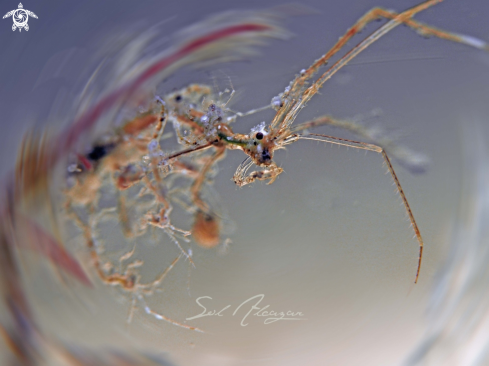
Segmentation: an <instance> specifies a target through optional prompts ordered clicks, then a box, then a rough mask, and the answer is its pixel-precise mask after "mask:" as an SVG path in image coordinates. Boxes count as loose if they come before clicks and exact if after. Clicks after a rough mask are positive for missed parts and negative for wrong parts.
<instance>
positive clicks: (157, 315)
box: [155, 314, 163, 320]
mask: <svg viewBox="0 0 489 366" xmlns="http://www.w3.org/2000/svg"><path fill="white" fill-rule="evenodd" d="M155 318H156V319H159V320H162V319H163V317H162V316H161V315H160V314H155Z"/></svg>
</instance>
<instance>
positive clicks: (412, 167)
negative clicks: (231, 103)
mask: <svg viewBox="0 0 489 366" xmlns="http://www.w3.org/2000/svg"><path fill="white" fill-rule="evenodd" d="M323 125H327V126H333V127H337V128H341V129H344V130H347V131H350V132H352V133H353V134H355V135H356V136H357V137H359V138H362V139H364V138H365V139H368V140H369V141H370V142H372V143H374V144H376V145H379V146H382V147H383V148H384V149H385V150H386V151H388V152H389V155H390V156H391V157H393V158H394V160H396V161H397V162H399V163H400V164H401V165H402V166H403V167H404V168H406V169H408V170H409V171H410V172H411V173H414V174H416V173H422V172H424V171H425V170H426V167H427V165H428V162H429V160H428V159H427V158H426V157H425V156H424V155H422V154H419V153H416V152H414V151H411V150H410V149H408V148H407V147H404V146H401V145H399V144H397V143H396V141H395V140H394V139H392V138H390V137H389V136H387V135H386V134H385V133H382V132H379V129H378V128H368V127H366V126H364V125H363V124H361V123H358V122H355V121H351V120H344V119H343V120H342V119H337V118H333V117H331V116H320V117H317V118H315V119H313V120H311V121H309V122H304V123H301V124H300V125H297V126H294V127H292V128H291V133H297V132H299V131H304V130H307V129H309V128H315V127H319V126H323ZM291 142H293V141H291ZM289 143H290V142H289Z"/></svg>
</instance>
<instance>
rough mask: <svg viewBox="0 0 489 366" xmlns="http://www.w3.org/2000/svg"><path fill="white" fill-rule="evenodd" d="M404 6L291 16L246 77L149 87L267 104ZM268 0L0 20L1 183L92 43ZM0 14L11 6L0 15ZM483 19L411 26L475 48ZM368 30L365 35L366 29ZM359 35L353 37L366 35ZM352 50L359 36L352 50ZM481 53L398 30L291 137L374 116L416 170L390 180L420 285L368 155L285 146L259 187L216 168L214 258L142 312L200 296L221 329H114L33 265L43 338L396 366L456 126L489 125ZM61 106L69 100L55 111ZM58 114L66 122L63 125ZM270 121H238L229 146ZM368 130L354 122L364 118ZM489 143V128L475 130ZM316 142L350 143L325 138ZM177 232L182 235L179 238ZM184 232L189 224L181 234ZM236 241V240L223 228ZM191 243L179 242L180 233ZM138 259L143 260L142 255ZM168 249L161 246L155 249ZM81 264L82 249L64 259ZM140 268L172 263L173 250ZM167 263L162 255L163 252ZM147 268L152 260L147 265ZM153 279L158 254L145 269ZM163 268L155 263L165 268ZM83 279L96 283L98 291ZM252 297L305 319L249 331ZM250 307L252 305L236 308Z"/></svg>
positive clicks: (117, 315) (419, 329)
mask: <svg viewBox="0 0 489 366" xmlns="http://www.w3.org/2000/svg"><path fill="white" fill-rule="evenodd" d="M418 2H419V1H411V0H410V1H402V2H399V1H386V0H384V1H382V0H379V1H372V0H368V1H365V0H356V1H353V0H348V1H328V2H327V5H326V2H323V1H303V2H302V4H304V6H306V7H310V9H311V10H312V11H311V12H310V14H306V15H300V16H294V17H290V18H288V19H286V21H285V26H286V28H287V29H288V30H290V31H291V32H292V33H293V35H294V36H293V37H292V38H291V39H290V40H288V41H286V42H283V41H273V42H271V44H270V45H269V46H268V47H265V48H261V49H260V51H261V54H260V55H259V56H258V57H254V58H251V59H250V60H249V61H246V62H238V63H234V64H225V65H218V66H213V67H211V68H210V69H206V70H198V71H188V70H184V71H180V72H179V73H177V74H176V75H174V76H173V77H171V78H169V80H167V82H166V83H165V84H163V85H162V86H161V88H160V89H161V91H165V90H167V91H171V90H173V89H174V88H179V87H182V86H185V85H186V84H188V83H189V82H201V83H213V82H214V80H217V81H218V84H219V87H220V88H221V89H224V88H226V87H229V85H228V84H227V83H228V81H227V80H228V79H227V77H229V78H230V80H231V81H232V84H233V86H234V88H235V89H236V91H237V94H238V96H237V97H236V99H235V101H234V103H233V106H232V107H233V109H236V110H240V111H246V110H249V109H251V108H255V107H259V106H262V105H265V104H267V103H269V101H270V100H271V98H272V97H273V96H275V95H277V94H278V93H279V92H281V91H283V89H284V87H285V86H286V85H287V84H288V82H289V81H290V80H291V79H292V78H293V77H294V75H295V74H296V73H297V72H298V71H299V70H301V69H302V68H304V67H307V66H308V65H309V64H310V63H311V62H312V61H313V60H315V59H316V58H318V57H319V56H320V55H322V54H323V53H324V52H325V51H326V50H327V49H328V48H329V47H330V46H331V45H332V44H333V43H334V42H335V41H336V40H337V39H338V37H339V36H340V35H342V34H343V33H344V32H345V31H346V30H347V28H348V27H349V26H351V25H352V24H353V23H354V22H355V21H356V20H357V19H358V18H359V17H360V16H361V15H363V14H364V13H365V12H366V11H367V10H369V9H370V8H372V7H374V6H383V7H386V8H392V9H395V10H404V9H406V8H408V7H410V6H413V5H415V4H417V3H418ZM281 4H283V2H279V1H266V2H263V1H249V2H247V3H246V4H244V3H243V2H239V3H238V2H236V3H232V2H229V1H210V2H206V3H205V4H204V2H197V1H196V2H183V1H182V2H174V1H103V2H101V1H84V2H80V3H75V2H66V1H44V2H42V3H38V2H25V3H23V5H24V8H26V9H28V10H31V11H33V12H34V13H36V14H37V16H38V17H39V19H30V20H29V26H30V30H29V31H28V32H25V31H22V32H20V33H19V32H18V31H16V32H12V30H11V22H12V21H11V19H5V20H3V21H2V22H0V26H1V27H0V46H1V50H2V52H1V54H0V110H1V111H2V122H1V126H2V129H3V132H2V133H1V134H0V157H1V166H0V171H1V173H2V175H3V174H5V173H6V172H7V171H8V170H9V169H10V168H11V167H12V166H13V163H14V158H15V155H16V152H17V147H18V144H19V143H20V140H21V136H22V134H23V132H24V131H25V129H26V127H27V126H29V125H32V124H35V123H37V124H45V123H46V119H47V117H48V116H50V117H52V116H53V115H56V113H59V114H60V115H62V112H63V110H64V109H63V108H66V107H64V104H65V103H70V102H71V103H73V97H74V95H71V94H70V93H72V90H74V88H76V87H79V86H80V84H79V83H81V80H80V73H83V72H84V70H83V67H84V63H85V62H87V63H88V62H89V61H90V60H93V58H94V57H96V56H95V52H96V51H97V44H98V42H99V40H100V38H101V37H102V36H105V35H110V34H112V33H114V32H118V31H122V30H124V31H126V32H130V31H132V30H134V32H136V31H138V30H144V29H146V28H147V27H150V26H151V25H153V24H155V23H157V22H162V21H165V22H166V23H165V24H164V26H163V27H164V29H166V30H167V32H168V33H166V34H162V37H167V36H168V35H170V34H172V33H173V32H174V31H176V30H179V29H181V28H183V27H185V26H187V25H190V24H192V23H194V22H195V21H198V20H200V19H202V18H203V17H205V16H208V15H212V14H215V13H217V12H221V11H224V10H228V9H267V8H270V7H273V6H278V5H281ZM1 7H2V8H1V9H0V13H1V12H3V13H6V12H8V11H9V10H12V9H14V8H16V7H17V4H16V3H15V2H13V1H11V2H9V1H2V3H1ZM488 17H489V4H487V2H486V1H484V0H466V1H463V2H461V1H448V0H447V1H446V2H444V3H442V4H440V5H438V6H435V7H433V8H432V9H430V10H428V11H426V12H424V13H422V14H420V15H419V16H418V17H417V19H419V20H422V21H425V22H426V23H429V24H431V25H434V26H437V27H440V28H443V29H447V30H452V31H456V32H460V33H464V34H468V35H472V36H475V37H479V38H482V39H485V40H489V25H488V24H487V19H488ZM374 26H375V25H374ZM373 29H374V27H369V28H368V29H367V31H366V32H364V33H363V35H367V34H369V31H371V30H373ZM360 39H361V38H356V39H355V40H354V41H353V42H350V44H351V45H354V44H356V43H357V41H358V40H360ZM488 95H489V54H484V53H483V52H482V51H478V50H474V49H471V48H468V47H465V46H462V45H459V44H453V43H450V42H446V41H442V40H438V39H429V40H426V39H423V38H422V37H420V36H418V35H416V34H415V33H414V32H412V31H411V30H410V29H408V28H406V27H399V28H397V29H395V30H394V31H393V32H392V33H391V34H389V35H387V36H385V37H384V38H383V39H382V40H380V41H379V42H378V43H376V44H375V45H374V46H372V47H371V48H369V49H368V50H366V51H365V52H364V53H362V55H361V56H360V57H358V58H357V59H355V61H354V62H353V63H352V65H351V66H349V67H347V68H345V69H343V70H342V71H341V72H340V73H339V74H338V75H337V76H336V77H335V78H333V79H332V80H331V81H330V82H328V83H327V84H326V86H325V87H324V88H323V90H322V91H321V95H318V96H317V97H315V99H314V100H313V101H312V102H311V103H310V104H309V105H308V107H307V108H306V109H305V110H304V111H303V112H302V113H301V115H300V116H299V119H298V122H301V121H306V120H308V119H310V118H313V117H315V116H318V115H321V114H325V113H328V114H332V115H334V116H336V117H340V118H348V117H350V118H352V117H355V116H358V115H361V114H362V115H368V114H369V113H371V112H372V110H381V111H382V113H381V114H380V116H378V117H375V118H374V119H370V120H368V122H369V123H371V124H378V125H379V126H381V127H383V128H385V129H387V130H388V131H392V132H393V133H399V134H400V135H401V140H400V141H401V142H402V144H403V145H406V146H408V147H410V148H412V149H413V150H415V151H419V152H422V153H423V154H426V155H427V156H428V157H429V158H430V160H431V165H430V166H429V169H428V171H427V173H425V174H423V175H417V176H413V175H411V174H410V173H409V172H407V171H406V170H403V169H402V168H401V167H400V166H399V165H396V163H395V162H394V164H395V168H396V169H397V173H398V176H399V178H400V181H401V183H402V185H403V188H404V190H405V192H406V195H407V198H408V200H409V202H410V204H411V207H412V209H413V211H414V215H415V217H416V220H417V222H418V225H419V227H420V230H421V233H422V235H423V237H424V240H425V243H426V250H425V254H424V259H423V266H422V269H421V274H420V279H419V283H418V284H417V285H414V284H413V282H414V278H415V272H416V266H417V258H418V244H417V242H416V240H415V239H413V232H412V230H411V229H410V228H409V222H408V220H407V218H406V216H405V211H404V208H403V207H402V206H401V201H400V199H399V197H398V196H397V195H396V194H395V193H394V187H393V186H392V180H391V179H390V177H389V176H388V175H385V170H386V169H385V167H384V166H383V165H382V159H381V157H380V156H378V155H376V154H374V153H368V154H366V155H365V154H364V153H363V152H357V151H354V150H352V149H349V150H347V149H346V148H337V147H333V148H331V147H329V146H325V145H323V144H322V143H320V144H316V143H313V142H299V143H296V144H294V145H291V146H290V147H289V148H288V149H287V150H286V151H282V152H279V153H277V154H276V156H275V160H276V161H277V163H278V164H279V165H280V166H282V168H283V169H284V170H285V173H283V174H282V175H281V176H280V177H279V179H277V181H276V182H275V183H274V184H272V185H271V186H267V185H265V184H262V183H258V184H255V185H253V186H252V187H250V188H248V187H245V188H244V189H237V188H236V187H235V186H234V184H233V183H232V181H231V180H230V179H231V178H232V175H233V174H234V170H235V169H236V167H237V166H238V164H239V163H240V162H241V161H242V160H243V159H244V156H243V155H242V154H241V153H239V152H234V153H229V154H228V157H227V159H226V160H224V161H223V162H222V163H220V173H219V176H218V178H217V180H216V191H217V192H219V194H220V196H221V201H220V202H221V205H222V206H223V208H224V210H225V211H226V212H227V214H228V217H229V218H230V219H231V220H232V222H233V223H234V225H231V224H230V225H229V227H228V234H227V235H225V237H229V238H231V239H232V244H230V245H229V248H228V250H227V251H226V253H225V254H219V253H218V252H217V251H205V250H202V249H199V248H197V247H194V260H195V262H196V266H197V268H196V269H192V270H191V272H190V277H189V275H188V273H189V269H188V266H187V265H186V264H180V265H179V266H178V267H177V268H176V270H174V271H172V272H171V275H170V276H169V277H168V279H167V281H166V282H165V285H164V292H163V293H158V294H156V295H155V296H153V297H152V298H151V299H150V304H151V306H152V307H153V308H154V309H155V310H156V311H159V312H161V313H163V314H165V315H167V316H169V317H171V318H173V319H175V320H178V321H184V320H185V318H187V317H191V316H194V315H196V314H198V313H200V312H201V308H199V307H198V306H197V304H196V303H195V299H196V298H198V297H200V296H210V297H212V298H213V300H212V301H208V302H206V303H209V304H210V303H212V304H213V306H212V307H209V310H210V309H217V310H220V309H221V308H223V307H224V306H226V305H231V308H230V309H228V310H227V311H226V312H225V313H224V314H225V316H223V317H220V318H217V317H207V318H202V319H197V320H192V321H188V322H187V323H188V324H190V325H195V326H198V327H200V328H202V329H204V330H205V331H206V333H204V334H198V333H195V332H191V331H188V330H184V329H180V328H177V327H175V326H172V325H169V324H167V323H164V322H158V321H157V320H155V319H154V318H152V317H148V316H147V315H146V314H144V312H143V311H142V310H141V309H139V310H138V311H137V313H136V316H135V318H134V319H133V322H132V323H131V324H130V325H127V324H126V317H127V311H128V308H129V299H128V298H127V297H125V296H124V294H122V293H121V292H119V291H117V289H115V288H105V287H103V286H98V288H97V290H89V289H84V288H82V286H81V285H73V286H70V289H69V290H68V289H67V288H66V287H63V285H60V284H59V283H58V282H57V279H56V278H54V276H53V275H52V273H50V270H49V268H48V267H45V268H44V267H42V266H40V267H41V268H33V269H31V270H30V271H28V273H27V275H26V286H27V288H28V289H29V290H30V294H31V296H32V298H31V301H32V304H33V307H34V309H35V312H36V315H37V317H38V319H39V322H40V324H41V326H42V327H43V329H45V330H46V332H47V333H48V334H51V335H53V336H54V337H57V338H59V339H63V340H64V341H65V342H67V343H72V344H80V345H83V346H87V347H92V348H94V349H97V348H99V349H103V348H104V347H110V348H118V347H120V348H121V349H126V350H127V349H128V347H134V348H136V349H142V350H148V351H152V352H154V353H161V354H163V353H164V354H166V355H167V357H168V359H169V360H171V362H173V363H174V364H177V365H214V366H220V365H257V366H258V365H260V366H264V365H297V364H307V365H360V364H361V365H392V364H396V363H400V362H402V360H403V358H404V357H405V356H406V355H407V354H408V353H409V351H410V349H411V348H412V347H413V346H414V345H415V344H416V341H417V340H418V339H419V337H420V336H421V335H422V334H423V331H424V324H425V318H424V316H425V307H426V302H427V300H428V298H429V296H430V292H431V285H432V281H433V275H434V273H435V271H436V268H437V266H438V265H439V264H440V263H441V262H442V261H443V259H444V257H445V255H446V250H447V246H446V240H447V235H448V233H449V232H448V229H449V225H450V224H451V220H452V218H453V217H454V214H455V212H456V207H457V204H458V200H459V192H460V188H461V178H462V176H461V175H462V170H461V161H462V159H461V141H462V139H461V136H462V130H463V129H464V121H465V120H466V119H467V118H472V119H474V118H476V119H479V120H481V121H483V122H484V123H485V118H486V116H488V115H489V103H487V100H488V99H487V96H488ZM70 98H71V99H70ZM65 110H66V109H65ZM271 116H273V113H272V112H271V111H268V112H265V113H262V114H260V115H255V116H252V117H248V118H246V119H243V120H240V121H239V122H238V123H239V125H238V124H237V125H236V126H235V130H236V131H238V132H247V131H249V129H250V128H251V127H252V126H255V125H256V124H258V123H259V122H261V121H263V120H265V121H267V122H268V121H269V119H270V118H271ZM367 119H368V118H367ZM484 127H485V132H487V131H488V129H487V124H486V125H485V126H484ZM323 131H324V133H329V134H333V135H335V134H336V135H338V136H348V135H347V134H345V133H342V132H340V131H336V130H328V129H324V130H323ZM184 225H185V224H184ZM187 225H190V223H187ZM231 226H234V229H232V228H231ZM187 227H188V226H187ZM141 245H144V243H142V244H141ZM165 246H166V247H165ZM70 250H72V251H73V252H75V253H79V254H80V256H81V257H83V248H82V247H76V248H70ZM147 250H148V253H149V251H152V252H151V253H159V254H158V255H161V256H167V257H165V258H166V259H164V260H163V259H162V262H165V261H167V260H168V255H169V256H171V258H174V255H175V254H176V251H175V250H174V248H173V245H172V244H171V243H164V245H163V246H162V248H154V247H151V246H150V245H148V246H147ZM168 253H170V254H168ZM148 260H149V259H148ZM148 263H150V264H148V265H151V266H152V267H153V268H155V271H159V269H160V268H163V267H160V264H159V261H158V257H157V255H152V256H151V262H148ZM165 263H166V262H165ZM95 281H96V280H95ZM257 294H264V295H265V298H264V300H263V301H262V303H261V306H264V305H270V308H269V309H273V310H276V311H287V310H291V311H300V312H302V313H303V314H304V315H305V318H307V319H306V320H301V321H282V322H276V323H272V324H267V325H265V324H263V319H261V318H258V317H256V316H250V317H248V320H249V325H248V326H246V327H242V326H240V321H241V318H242V316H243V313H244V311H243V310H241V312H240V314H241V316H238V315H236V316H234V317H233V316H232V312H233V311H234V309H235V308H236V307H237V306H238V305H239V304H240V303H241V302H243V301H245V300H246V299H249V298H250V297H252V296H254V295H257ZM248 309H249V307H248Z"/></svg>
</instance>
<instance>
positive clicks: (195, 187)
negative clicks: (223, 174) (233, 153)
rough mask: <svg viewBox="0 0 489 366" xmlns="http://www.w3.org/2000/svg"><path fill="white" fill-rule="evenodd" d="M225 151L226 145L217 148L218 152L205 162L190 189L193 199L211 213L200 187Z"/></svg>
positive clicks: (203, 210) (200, 207)
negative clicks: (203, 199) (201, 195)
mask: <svg viewBox="0 0 489 366" xmlns="http://www.w3.org/2000/svg"><path fill="white" fill-rule="evenodd" d="M225 153H226V148H225V147H217V148H216V153H215V154H214V155H213V156H212V157H211V158H210V159H209V160H208V161H207V162H206V163H205V165H204V167H203V168H202V170H201V171H200V173H199V176H198V177H197V179H195V181H194V183H193V184H192V188H191V189H190V191H191V193H192V201H193V202H194V204H195V205H196V206H197V207H198V208H199V209H200V210H201V211H202V212H205V213H209V208H208V207H207V205H206V204H205V203H204V201H202V199H201V198H200V189H201V188H202V184H203V183H204V180H205V176H206V175H207V173H208V172H209V170H210V168H211V167H212V166H213V165H214V164H215V163H216V162H218V161H219V160H221V159H222V158H223V157H224V154H225Z"/></svg>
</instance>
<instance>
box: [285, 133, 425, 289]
mask: <svg viewBox="0 0 489 366" xmlns="http://www.w3.org/2000/svg"><path fill="white" fill-rule="evenodd" d="M291 137H294V138H295V139H297V140H298V139H303V140H314V141H324V142H329V143H331V144H336V145H343V146H349V147H354V148H356V149H363V150H368V151H374V152H377V153H379V154H381V155H382V157H383V158H384V161H385V163H386V165H387V168H388V169H389V172H390V173H391V176H392V178H393V179H394V183H395V184H396V187H397V190H398V192H399V195H400V196H401V199H402V202H403V203H404V207H405V208H406V212H407V214H408V216H409V220H410V221H411V225H412V227H413V229H414V233H415V234H416V239H417V240H418V243H419V258H418V269H417V271H416V279H415V281H414V283H417V282H418V277H419V270H420V269H421V259H422V258H423V247H424V243H423V238H422V237H421V233H420V232H419V229H418V225H417V224H416V220H415V219H414V215H413V212H412V211H411V207H410V206H409V202H408V200H407V198H406V195H405V194H404V190H403V189H402V186H401V182H400V181H399V178H398V177H397V175H396V172H395V171H394V167H393V166H392V163H391V161H390V159H389V157H388V156H387V153H386V152H385V150H384V149H383V148H382V147H380V146H377V145H373V144H367V143H364V142H358V141H353V140H348V139H342V138H339V137H333V136H327V135H322V134H316V133H311V134H309V135H306V136H303V135H300V134H295V135H292V136H291Z"/></svg>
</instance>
